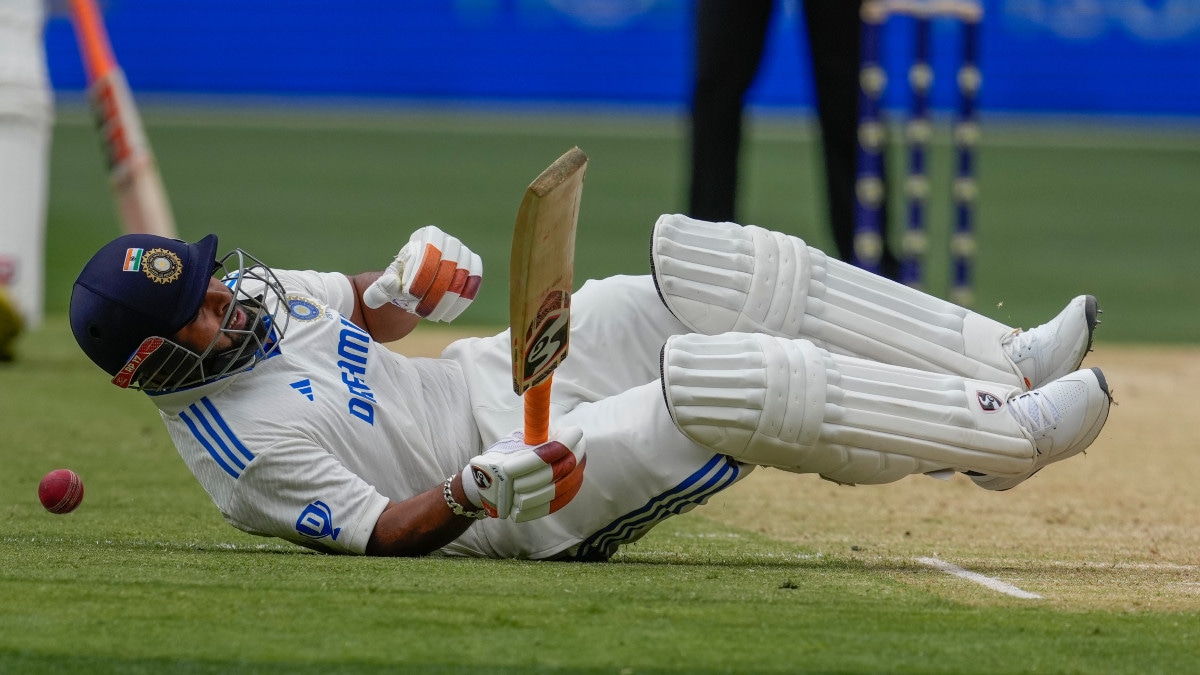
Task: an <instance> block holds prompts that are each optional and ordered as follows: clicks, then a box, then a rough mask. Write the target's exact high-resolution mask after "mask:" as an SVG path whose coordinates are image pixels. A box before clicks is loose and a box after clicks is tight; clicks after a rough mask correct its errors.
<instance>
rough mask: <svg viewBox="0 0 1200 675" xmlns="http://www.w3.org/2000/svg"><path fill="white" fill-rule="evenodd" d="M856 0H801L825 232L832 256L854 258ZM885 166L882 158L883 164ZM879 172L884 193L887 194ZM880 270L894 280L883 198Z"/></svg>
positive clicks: (858, 2)
mask: <svg viewBox="0 0 1200 675" xmlns="http://www.w3.org/2000/svg"><path fill="white" fill-rule="evenodd" d="M861 7H862V2H861V0H804V20H805V25H806V27H807V30H808V43H809V49H810V52H811V55H812V71H813V80H814V82H815V85H816V104H817V118H818V120H819V122H820V126H821V148H822V153H823V155H824V160H825V186H826V194H827V200H826V204H827V209H828V214H827V215H828V217H829V228H830V233H831V234H832V235H833V242H834V245H835V247H836V248H837V255H838V257H839V258H841V259H842V260H844V261H847V262H852V261H853V260H854V184H855V180H856V178H857V176H856V169H857V167H856V166H855V157H856V155H857V152H858V96H859V86H858V78H859V68H860V66H861V62H860V48H861V43H862V21H861V19H860V18H859V10H860V8H861ZM884 165H885V166H886V161H885V162H884ZM886 187H887V178H886V175H885V176H884V188H885V190H884V194H885V195H886V194H887V190H886ZM882 225H883V232H882V234H883V239H884V249H883V258H882V260H881V273H882V274H883V276H886V277H888V278H889V279H895V278H896V275H897V274H898V272H899V265H898V262H897V260H896V256H895V255H894V254H893V252H892V249H891V246H889V245H888V243H887V231H888V207H887V199H886V198H885V199H884V202H883V218H882Z"/></svg>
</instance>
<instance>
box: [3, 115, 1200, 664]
mask: <svg viewBox="0 0 1200 675" xmlns="http://www.w3.org/2000/svg"><path fill="white" fill-rule="evenodd" d="M61 120H62V123H61V124H60V126H59V127H58V128H57V129H56V135H55V142H54V156H53V179H52V197H51V201H52V203H51V207H50V229H49V240H48V249H49V268H48V275H47V277H48V278H47V283H48V295H49V298H48V305H49V307H48V309H49V318H48V321H47V323H46V325H45V326H44V327H43V328H42V329H40V330H39V331H37V332H36V333H34V334H32V335H30V336H27V337H26V338H25V339H24V340H23V342H22V343H21V345H20V354H21V358H20V360H19V361H18V362H16V363H14V364H11V365H8V366H5V367H2V368H0V421H2V422H3V426H4V438H3V441H0V443H2V444H3V445H2V447H3V450H2V456H3V460H4V470H3V471H0V598H2V600H0V673H48V672H54V673H74V672H79V673H224V672H231V671H233V672H289V673H293V672H294V673H317V672H320V673H327V672H380V673H382V672H389V673H390V672H422V673H430V672H471V673H478V672H484V673H488V672H497V673H526V672H589V673H654V672H679V673H683V672H686V673H691V672H731V673H749V672H798V671H820V672H930V673H936V672H945V673H959V672H1033V671H1038V672H1078V673H1103V672H1128V673H1133V672H1137V673H1153V672H1163V673H1166V672H1185V671H1188V670H1189V669H1193V668H1194V667H1195V663H1196V654H1197V648H1196V644H1197V640H1198V639H1200V614H1197V612H1194V611H1193V612H1175V613H1171V612H1156V611H1152V610H1146V611H1141V612H1124V611H1116V610H1113V611H1068V610H1064V609H1058V608H1055V607H1052V606H1048V605H1046V604H1043V603H1030V602H1025V601H1019V600H1014V599H1009V598H1003V597H1001V596H998V595H997V596H992V595H990V594H986V595H982V596H981V595H979V594H975V595H971V594H967V593H964V594H963V595H961V596H958V595H951V594H948V593H946V592H945V591H943V590H939V589H938V588H936V587H935V585H934V584H929V583H924V581H923V580H926V579H929V578H931V575H936V574H937V573H934V572H931V571H929V570H927V569H925V568H921V567H919V566H918V565H916V564H915V563H896V562H894V561H893V562H871V561H870V560H867V559H862V558H858V557H850V556H845V557H842V556H839V555H836V554H826V555H814V552H813V551H810V550H807V549H805V548H803V547H800V546H797V545H795V544H790V543H784V542H779V541H773V540H770V539H766V538H763V537H761V536H758V535H755V534H752V533H750V532H748V531H743V530H738V529H731V528H726V527H724V526H719V525H717V524H714V523H713V522H711V521H708V520H705V519H704V518H703V516H702V514H703V510H701V511H699V512H698V513H697V514H692V515H689V516H685V517H683V518H678V519H675V520H673V521H669V522H668V523H666V524H665V525H663V526H662V527H660V528H659V529H657V530H655V531H654V532H653V533H652V534H651V535H650V536H648V537H647V538H646V539H644V540H643V541H642V542H640V543H639V544H637V545H635V546H632V547H629V548H628V549H627V550H626V551H625V552H624V553H623V554H621V555H620V556H618V558H617V559H616V560H615V561H613V562H611V563H606V564H592V565H573V564H558V563H533V562H496V561H471V560H455V559H439V558H431V559H422V560H373V559H361V558H339V557H330V556H321V555H316V554H313V553H310V552H308V551H305V550H302V549H299V548H294V547H290V546H288V545H285V544H280V543H275V542H272V541H269V540H264V539H260V538H255V537H251V536H249V535H245V534H242V533H240V532H238V531H236V530H234V529H233V528H231V527H229V526H227V525H226V524H225V523H224V522H223V521H222V520H221V518H220V516H219V514H218V513H217V511H216V509H215V508H214V507H213V506H212V504H211V502H210V500H209V499H208V497H207V496H206V495H205V494H204V493H203V491H202V490H201V488H200V487H199V485H198V484H197V483H196V482H195V481H194V479H193V478H192V477H191V476H190V475H189V474H188V472H187V470H186V468H185V467H184V466H183V464H182V462H180V461H179V459H178V457H177V456H176V454H175V452H174V450H173V449H172V447H171V444H170V441H169V439H168V438H167V436H166V433H165V430H164V429H163V428H162V425H161V423H160V422H159V421H158V419H157V415H156V413H155V412H154V409H153V406H152V405H151V404H150V402H149V401H147V400H146V399H145V397H143V396H141V395H139V394H135V393H132V392H119V391H116V390H115V389H113V387H112V386H111V385H110V384H108V382H107V381H106V378H105V377H103V376H102V375H101V373H100V372H99V371H98V370H97V369H96V368H95V367H94V366H92V365H91V364H90V363H89V362H87V361H86V359H85V358H84V357H83V356H82V354H81V353H79V351H78V349H77V348H76V346H75V345H74V342H73V340H72V339H71V337H70V334H69V331H68V330H67V324H66V317H65V312H66V305H67V298H68V297H69V292H70V284H71V282H72V281H73V279H74V275H75V273H76V272H77V270H78V268H79V267H80V266H81V265H82V263H83V261H84V260H86V259H87V257H88V256H89V255H90V254H91V253H92V252H93V251H94V250H95V249H96V248H98V247H99V246H100V245H101V244H103V243H104V242H105V241H107V240H108V239H109V238H110V237H111V236H114V235H115V234H116V232H117V226H116V224H115V216H114V214H113V209H112V205H111V200H110V197H109V195H108V193H107V187H106V183H105V179H104V175H103V172H102V169H101V166H100V158H99V152H98V150H97V148H96V141H95V139H94V137H93V132H92V131H91V129H90V128H89V127H88V126H87V125H86V124H84V123H83V122H82V121H81V120H82V118H81V116H80V115H79V114H78V113H77V112H72V111H70V110H67V111H64V112H63V114H62V115H61ZM147 121H148V123H149V127H150V132H151V138H152V140H153V143H154V146H155V150H156V151H157V153H158V155H159V158H160V162H161V165H162V168H163V173H164V177H165V180H166V183H167V185H168V188H169V190H170V193H171V199H172V202H173V205H174V208H175V211H176V214H177V218H178V220H179V223H180V229H181V233H182V235H183V236H185V237H186V238H193V239H194V238H197V237H199V236H201V235H203V234H205V233H207V232H209V231H215V232H217V233H219V234H220V235H221V238H222V241H223V242H224V245H225V246H226V247H229V246H234V245H240V246H242V247H244V248H246V249H247V250H250V251H251V252H253V253H255V254H257V255H259V256H260V257H262V258H264V259H265V260H267V261H268V262H269V263H271V264H275V265H278V266H289V267H291V266H294V267H305V266H311V267H319V268H326V269H341V270H344V271H358V270H361V269H368V268H377V267H380V266H382V265H383V264H385V263H386V262H387V261H388V260H389V259H390V258H391V256H392V255H393V254H394V252H395V250H396V249H397V248H398V247H399V246H400V245H401V244H402V243H403V242H404V241H405V240H406V239H407V237H408V234H409V232H410V230H412V229H413V228H415V227H417V226H420V225H423V224H425V223H429V222H435V223H437V224H439V225H441V226H442V227H444V228H445V229H447V230H449V231H450V232H453V233H456V234H460V235H461V236H462V237H463V238H464V239H465V240H467V241H468V242H469V243H470V244H471V245H472V247H473V248H476V249H477V250H479V251H480V252H481V253H483V255H484V257H485V260H486V262H487V265H488V267H487V275H486V276H487V278H488V283H485V285H484V289H485V290H484V294H483V295H481V297H480V300H479V301H478V302H477V303H476V305H475V306H474V307H472V309H471V310H470V311H469V313H468V314H467V315H465V316H464V320H465V321H467V322H468V323H472V324H479V325H501V324H503V323H504V322H505V320H506V304H505V302H506V289H505V287H506V284H505V283H504V279H505V274H506V271H507V269H506V268H507V246H508V238H509V236H510V228H511V222H512V218H513V216H514V215H515V209H516V205H517V203H518V201H519V198H520V194H521V192H522V190H523V189H524V187H525V185H526V184H528V182H529V180H530V179H531V178H532V177H533V176H534V175H536V174H537V172H538V171H540V170H541V169H542V168H543V167H544V166H545V165H546V164H547V163H548V162H549V161H550V160H551V159H553V158H554V157H556V156H557V155H558V154H559V153H560V152H562V151H563V150H565V149H566V148H567V147H569V146H570V145H572V144H578V145H580V146H582V147H583V148H584V149H585V150H587V151H588V152H589V154H590V156H591V158H592V162H591V166H590V167H589V173H588V183H587V189H586V191H585V196H584V202H583V215H582V216H581V226H580V227H581V229H580V233H579V240H578V244H579V246H578V248H579V276H580V278H583V277H587V276H598V275H604V274H610V273H614V272H635V273H637V272H643V271H645V269H646V262H645V249H646V238H647V234H648V227H649V224H650V223H651V222H652V221H653V219H654V218H655V217H656V216H657V214H658V213H660V212H664V211H674V210H678V209H679V208H680V206H681V204H682V194H683V188H682V183H681V181H682V178H681V176H682V168H683V149H682V146H681V143H680V140H679V138H680V131H679V125H678V124H676V123H674V122H672V121H670V120H662V119H658V120H649V121H634V120H625V119H621V118H615V119H602V118H596V117H588V118H579V119H572V118H558V119H549V120H544V121H541V122H536V123H535V122H529V121H525V120H522V119H518V118H510V117H503V118H494V119H493V118H482V117H476V116H470V115H452V114H447V115H440V116H439V115H424V114H408V115H394V116H393V115H390V114H386V113H384V112H380V111H375V112H371V113H362V112H360V113H357V114H355V115H350V116H344V117H339V116H335V115H332V114H328V113H325V114H315V113H314V114H301V113H293V114H280V115H269V114H260V113H246V114H245V115H244V116H243V115H240V114H233V113H227V112H223V111H208V112H206V113H203V114H200V113H184V112H176V111H166V110H163V111H153V110H152V111H148V113H147ZM988 138H989V142H988V143H986V144H985V146H984V148H983V153H982V156H983V158H984V159H983V160H982V166H983V169H982V174H983V175H982V178H981V180H982V185H983V191H984V195H985V196H984V200H983V203H982V205H981V218H982V223H981V225H980V234H979V236H980V260H979V275H978V284H979V298H980V300H979V306H980V307H982V308H985V310H990V309H992V308H995V307H996V305H997V304H998V303H1000V302H1003V303H1004V305H1003V308H1002V309H1001V310H999V311H995V312H991V311H989V313H991V314H993V315H994V316H996V317H997V318H1000V319H1002V320H1005V321H1010V322H1012V323H1017V324H1026V325H1027V324H1030V323H1036V322H1038V321H1040V320H1041V319H1043V318H1045V317H1047V316H1050V315H1051V314H1052V313H1054V312H1056V311H1057V310H1058V309H1059V308H1060V307H1061V305H1062V304H1063V303H1064V302H1065V300H1066V299H1067V298H1069V297H1070V296H1071V295H1073V294H1075V293H1079V292H1094V293H1096V294H1097V295H1099V296H1100V298H1101V300H1102V302H1103V303H1104V306H1105V309H1106V312H1105V315H1104V318H1105V324H1104V326H1103V327H1102V329H1101V330H1102V333H1101V336H1102V339H1104V340H1114V341H1116V340H1119V341H1138V342H1186V343H1195V342H1196V341H1197V339H1198V338H1200V313H1197V312H1196V311H1195V308H1196V307H1197V306H1198V305H1200V302H1198V301H1200V283H1197V282H1198V281H1200V273H1198V272H1197V268H1196V265H1195V264H1194V262H1193V260H1192V258H1194V257H1195V256H1196V254H1197V252H1200V228H1197V227H1196V226H1195V223H1194V222H1193V214H1195V213H1196V212H1197V210H1198V209H1197V207H1200V192H1198V191H1196V190H1195V186H1194V182H1195V175H1196V170H1197V168H1200V141H1198V140H1197V138H1195V137H1191V136H1186V135H1178V136H1163V135H1160V134H1157V133H1156V134H1149V135H1140V134H1134V133H1132V132H1127V131H1120V130H1118V131H1117V132H1116V135H1115V136H1114V135H1111V134H1107V133H1101V132H1100V131H1096V130H1086V129H1085V130H1082V131H1080V130H1069V129H1050V130H1044V129H1024V128H1020V127H1017V128H1006V129H1002V130H998V131H997V132H996V133H995V135H994V136H989V137H988ZM943 151H944V148H943ZM814 153H815V149H814V146H813V144H812V139H811V137H810V136H809V135H808V134H807V133H805V132H804V130H803V129H801V130H799V131H796V130H791V129H788V128H782V127H777V126H771V125H767V126H764V127H762V128H761V129H760V130H759V133H757V134H756V135H755V136H754V142H753V143H752V146H751V154H750V157H749V158H748V161H749V164H748V170H747V176H746V180H747V184H748V187H747V198H746V199H747V202H746V217H745V218H743V220H746V221H747V222H756V223H759V224H763V225H772V226H777V227H780V228H782V229H787V230H789V231H792V232H795V233H797V234H799V235H801V236H804V237H806V238H807V239H809V240H811V241H812V243H814V244H817V245H821V246H825V245H826V241H827V235H826V234H825V233H824V231H823V230H822V229H821V228H820V227H819V225H818V223H819V210H820V209H819V205H818V203H817V202H816V201H815V199H814V194H815V191H814V186H815V184H816V179H815V177H814V174H813V168H812V166H813V165H812V162H811V160H812V158H813V157H814ZM941 227H942V228H943V229H944V224H943V225H941ZM58 466H70V467H71V468H74V469H75V470H76V471H78V472H79V473H80V475H81V476H83V478H84V480H85V483H86V489H87V492H86V496H85V499H84V503H83V506H82V507H81V508H80V509H79V510H78V511H77V512H75V513H72V514H69V515H66V516H54V515H51V514H48V513H46V512H45V511H43V510H42V509H41V507H40V505H39V504H38V503H37V501H36V498H35V496H34V495H35V492H36V485H37V481H38V479H39V478H40V477H41V475H42V474H44V473H45V472H47V471H49V470H50V469H52V468H56V467H58ZM751 480H752V479H751ZM763 517H764V518H766V517H770V515H769V514H764V515H763ZM998 554H999V552H998ZM981 597H982V598H984V599H982V600H980V598H981Z"/></svg>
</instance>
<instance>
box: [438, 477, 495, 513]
mask: <svg viewBox="0 0 1200 675" xmlns="http://www.w3.org/2000/svg"><path fill="white" fill-rule="evenodd" d="M453 482H454V476H450V477H449V478H447V479H446V482H445V483H442V496H443V497H445V498H446V506H449V507H450V512H451V513H453V514H454V515H456V516H462V517H464V518H474V519H475V520H482V519H484V518H487V517H488V514H487V511H485V510H483V509H479V510H478V511H468V510H466V509H464V508H463V505H462V504H459V503H458V502H456V501H454V493H453V492H451V491H450V484H451V483H453Z"/></svg>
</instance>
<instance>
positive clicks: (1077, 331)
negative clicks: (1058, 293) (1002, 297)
mask: <svg viewBox="0 0 1200 675" xmlns="http://www.w3.org/2000/svg"><path fill="white" fill-rule="evenodd" d="M1101 313H1102V310H1101V309H1100V307H1099V306H1098V305H1097V304H1096V298H1095V297H1093V296H1090V295H1081V296H1079V297H1077V298H1075V299H1074V300H1072V301H1071V302H1070V303H1068V304H1067V306H1066V308H1065V309H1063V311H1061V312H1059V313H1058V316H1056V317H1054V318H1053V319H1051V320H1049V321H1047V322H1046V323H1044V324H1042V325H1040V326H1038V327H1036V328H1030V329H1029V330H1021V329H1020V328H1018V329H1016V330H1014V331H1013V332H1012V333H1009V334H1008V335H1007V336H1005V337H1004V339H1003V340H1001V341H1000V345H1001V347H1003V348H1004V353H1005V354H1007V355H1008V358H1010V359H1012V362H1013V364H1015V365H1016V366H1017V370H1019V371H1020V372H1021V375H1022V377H1024V378H1025V388H1026V389H1037V388H1038V387H1040V386H1042V385H1043V384H1045V383H1047V382H1052V381H1054V380H1057V379H1058V378H1060V377H1062V376H1063V375H1066V374H1067V373H1070V372H1074V371H1075V370H1077V369H1078V368H1079V364H1081V363H1083V357H1084V356H1087V353H1088V352H1089V351H1091V350H1092V332H1093V331H1095V330H1096V326H1097V325H1098V324H1099V323H1100V321H1099V315H1100V314H1101Z"/></svg>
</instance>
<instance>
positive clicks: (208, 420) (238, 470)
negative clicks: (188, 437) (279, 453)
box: [179, 397, 254, 478]
mask: <svg viewBox="0 0 1200 675" xmlns="http://www.w3.org/2000/svg"><path fill="white" fill-rule="evenodd" d="M201 406H203V408H202V407H201ZM188 411H190V412H191V415H189V414H188V413H187V412H182V411H181V412H180V413H179V418H180V419H182V420H183V422H184V424H187V426H188V429H189V430H191V432H192V436H194V437H195V438H196V440H197V441H198V442H199V443H200V445H202V446H204V449H205V450H207V451H208V454H209V455H210V456H211V457H212V458H213V461H215V462H216V463H217V465H218V466H220V467H221V469H222V470H223V471H224V472H225V473H227V474H229V475H230V476H233V477H234V478H238V477H239V476H241V474H242V471H243V470H244V469H245V468H246V465H247V464H249V463H250V462H251V461H253V460H254V453H252V452H250V450H249V448H247V447H246V446H245V445H242V442H241V441H240V440H238V437H237V436H236V435H234V433H233V430H232V429H230V428H229V425H228V424H226V423H225V419H224V418H222V417H221V413H220V412H218V411H217V408H216V406H214V405H213V404H212V401H209V400H208V398H207V397H205V398H202V399H200V400H199V401H198V402H197V403H193V404H192V405H190V406H188Z"/></svg>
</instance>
